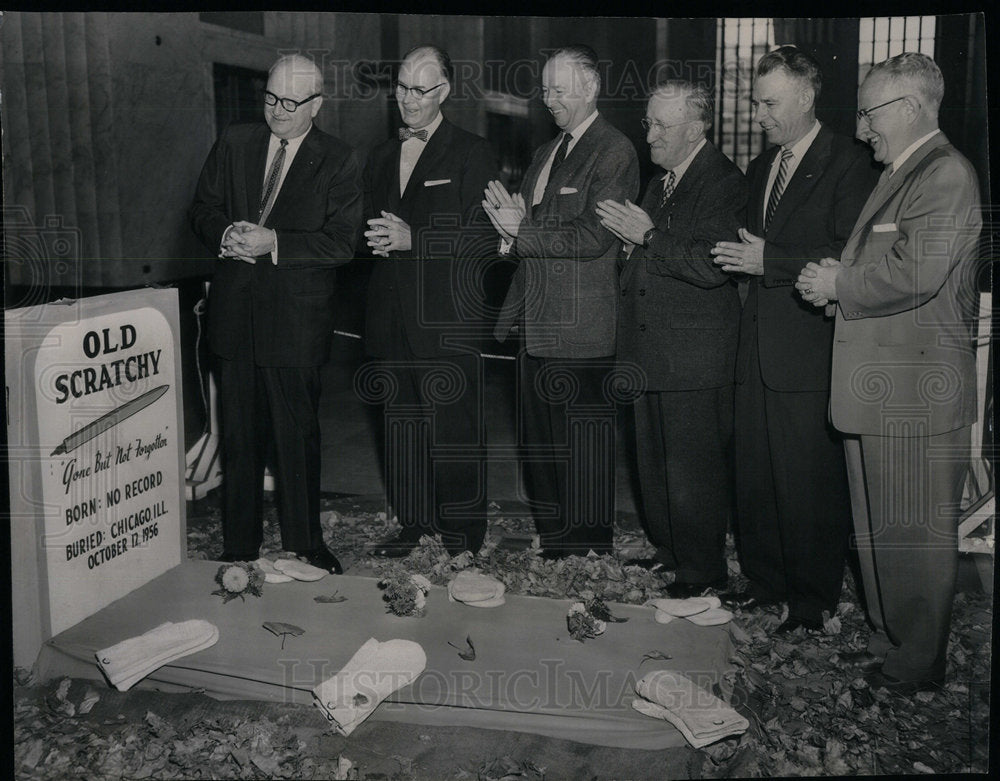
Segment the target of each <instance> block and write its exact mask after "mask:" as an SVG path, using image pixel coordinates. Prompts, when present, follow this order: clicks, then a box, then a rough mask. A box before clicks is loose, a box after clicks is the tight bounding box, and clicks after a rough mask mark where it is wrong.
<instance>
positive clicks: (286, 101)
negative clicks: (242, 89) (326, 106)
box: [264, 90, 320, 114]
mask: <svg viewBox="0 0 1000 781" xmlns="http://www.w3.org/2000/svg"><path fill="white" fill-rule="evenodd" d="M319 96H320V93H319V92H317V93H316V94H315V95H310V96H309V97H308V98H306V99H305V100H292V99H291V98H279V97H278V96H277V95H275V94H274V93H273V92H268V91H267V90H264V102H265V103H266V104H267V105H269V106H274V105H276V104H278V103H280V104H281V107H282V108H283V109H284V110H285V111H287V112H288V113H289V114H294V113H295V110H296V109H297V108H298V107H299V106H301V105H302V104H303V103H308V102H309V101H310V100H315V99H316V98H318V97H319Z"/></svg>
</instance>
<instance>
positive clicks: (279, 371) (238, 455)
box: [217, 346, 323, 559]
mask: <svg viewBox="0 0 1000 781" xmlns="http://www.w3.org/2000/svg"><path fill="white" fill-rule="evenodd" d="M217 366H218V368H219V373H218V377H219V410H220V414H221V418H222V443H223V452H222V459H223V464H222V469H223V478H224V482H223V504H222V539H223V552H224V553H226V554H230V555H234V556H237V557H239V558H245V559H255V558H257V556H258V555H259V551H260V544H261V542H262V541H263V539H264V529H263V514H262V509H263V498H264V487H263V480H264V466H265V460H266V458H267V453H268V447H269V445H270V444H271V442H272V441H273V443H274V455H275V475H274V478H275V488H276V497H275V498H276V501H277V505H278V520H279V522H280V523H281V544H282V547H283V548H284V549H285V550H288V551H295V552H306V551H312V550H315V549H316V548H318V547H320V545H322V544H323V531H322V527H321V526H320V522H319V474H320V469H319V467H320V464H319V458H320V432H319V416H318V410H319V394H320V376H319V367H317V366H304V367H269V366H256V365H255V364H254V361H253V356H252V354H251V353H250V350H249V346H248V349H247V351H246V353H245V354H240V355H237V356H236V357H235V358H233V359H224V358H218V357H217Z"/></svg>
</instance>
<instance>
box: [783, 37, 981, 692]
mask: <svg viewBox="0 0 1000 781" xmlns="http://www.w3.org/2000/svg"><path fill="white" fill-rule="evenodd" d="M943 95H944V79H943V78H942V76H941V71H940V69H939V68H938V66H937V64H936V63H935V62H934V61H933V60H932V59H931V58H930V57H927V56H926V55H924V54H917V53H913V52H907V53H904V54H900V55H897V56H895V57H892V58H890V59H888V60H886V61H885V62H881V63H879V64H877V65H876V66H875V67H873V68H872V69H871V71H869V73H868V75H867V76H866V77H865V80H864V82H863V83H862V85H861V89H860V90H859V92H858V106H859V107H860V109H859V111H858V131H857V135H858V138H860V139H862V140H864V141H867V142H868V143H869V144H870V145H871V147H872V149H873V150H874V152H875V159H876V160H877V161H878V162H880V163H883V164H884V165H885V171H884V172H883V174H882V178H881V179H880V180H879V182H878V185H876V187H875V190H874V191H873V192H872V194H871V195H870V196H869V198H868V201H867V202H866V203H865V205H864V208H863V209H862V210H861V214H860V215H859V216H858V220H857V222H856V223H855V225H854V230H853V231H852V233H851V235H850V238H848V240H847V245H846V246H845V247H844V250H843V252H842V253H841V254H840V259H839V260H836V259H834V258H824V259H822V260H821V261H820V262H819V263H810V264H808V265H807V266H806V268H805V269H803V271H802V273H801V274H800V275H799V279H798V281H797V282H796V287H797V288H798V289H799V291H800V292H801V293H802V297H803V298H804V299H805V300H806V301H809V302H810V303H811V304H813V305H815V306H824V305H828V308H830V309H835V311H836V317H837V319H836V327H835V330H834V343H833V383H832V387H833V391H832V394H831V398H830V414H831V418H832V420H833V425H834V426H836V428H837V430H838V431H842V432H844V434H845V440H844V445H845V450H846V455H847V472H848V476H849V478H850V486H851V502H852V507H853V511H854V532H855V538H856V540H857V546H858V557H859V559H860V561H861V571H862V576H863V578H864V587H865V599H866V602H867V607H868V616H869V618H870V619H871V620H872V623H873V624H874V626H875V631H874V632H873V633H872V635H871V637H870V638H869V641H868V648H867V650H865V651H860V652H856V653H841V654H840V655H841V657H843V658H847V659H849V660H850V661H852V662H855V663H858V664H859V665H860V666H861V667H862V668H863V669H865V670H867V672H868V682H869V684H870V685H871V686H872V687H873V688H877V687H885V688H888V689H891V690H894V691H897V692H900V693H904V694H912V693H915V692H916V691H918V690H921V689H928V690H933V689H937V688H940V686H941V685H942V684H943V683H944V675H945V667H946V662H947V650H948V632H949V629H950V626H951V610H952V602H953V600H954V596H955V578H956V574H957V572H958V539H957V537H958V535H957V531H958V508H959V504H960V502H961V500H962V489H963V487H964V484H965V477H966V473H967V470H968V466H969V457H970V445H971V442H970V433H971V425H972V424H973V423H974V422H975V420H976V416H977V408H976V364H975V351H974V349H973V334H974V331H973V325H974V314H975V313H974V311H972V308H973V306H974V302H975V288H974V286H973V280H974V277H975V272H976V264H975V262H974V260H975V258H977V257H978V254H977V253H978V250H979V245H978V239H979V232H980V229H981V227H982V215H981V213H980V203H979V185H978V182H977V180H976V172H975V171H974V170H973V168H972V166H971V165H970V164H969V161H968V160H966V159H965V158H964V157H963V156H962V155H961V154H960V153H959V152H958V150H957V149H955V147H953V146H952V145H951V144H950V143H949V142H948V139H947V138H945V136H944V135H943V134H942V133H941V131H940V130H939V129H938V110H939V108H940V106H941V99H942V97H943ZM830 302H836V303H835V304H832V305H831V304H830Z"/></svg>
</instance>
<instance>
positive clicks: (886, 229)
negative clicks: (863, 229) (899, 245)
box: [872, 222, 899, 233]
mask: <svg viewBox="0 0 1000 781" xmlns="http://www.w3.org/2000/svg"><path fill="white" fill-rule="evenodd" d="M897 230H899V228H897V227H896V223H894V222H885V223H882V224H881V225H872V233H892V232H893V231H897Z"/></svg>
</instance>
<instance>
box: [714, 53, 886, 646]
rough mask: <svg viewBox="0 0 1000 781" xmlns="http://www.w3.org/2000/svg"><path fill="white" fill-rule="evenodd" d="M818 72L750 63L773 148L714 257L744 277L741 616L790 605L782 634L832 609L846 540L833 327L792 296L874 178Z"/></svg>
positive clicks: (796, 64)
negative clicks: (839, 126)
mask: <svg viewBox="0 0 1000 781" xmlns="http://www.w3.org/2000/svg"><path fill="white" fill-rule="evenodd" d="M821 86H822V75H821V73H820V68H819V64H818V63H817V62H816V61H815V60H814V59H813V58H812V57H811V56H810V55H809V54H807V53H806V52H803V51H801V50H800V49H797V48H796V47H794V46H782V47H780V48H778V49H776V50H774V51H773V52H770V53H769V54H766V55H764V57H762V58H761V60H760V62H758V63H757V72H756V78H755V79H754V85H753V101H752V105H753V108H754V120H755V121H756V122H757V123H758V124H759V125H760V126H761V127H762V128H763V129H764V132H765V133H766V134H767V140H768V141H769V142H770V143H772V144H774V147H772V148H771V149H769V150H768V151H766V152H764V153H763V154H762V155H760V156H759V157H757V158H756V159H754V160H753V161H752V162H751V163H750V167H749V169H748V170H747V180H748V182H749V185H750V205H749V208H748V209H747V229H746V230H741V232H740V238H741V240H740V241H739V242H720V243H719V245H718V246H717V247H716V248H715V249H714V250H713V253H714V254H715V255H716V263H718V264H719V265H720V266H721V268H723V269H725V270H726V271H731V272H739V273H741V274H746V275H748V276H749V286H748V289H747V298H746V302H745V306H744V307H743V318H742V322H741V324H740V347H739V354H738V357H737V369H736V421H737V425H736V437H735V442H736V489H737V502H736V520H737V529H736V531H737V535H736V537H737V541H738V550H739V554H740V563H741V564H742V569H743V574H744V575H746V576H747V578H748V579H749V581H750V586H749V588H748V589H747V590H745V591H742V592H736V593H731V594H728V595H727V594H724V595H722V596H723V599H724V601H725V602H726V603H727V604H728V605H729V606H730V607H737V608H741V609H744V610H749V609H753V608H756V607H763V606H767V605H771V604H775V603H778V602H781V601H786V600H787V602H788V620H787V621H785V622H784V623H783V624H782V625H781V626H779V627H778V631H779V632H786V631H790V630H793V629H795V628H797V627H798V626H805V627H806V628H808V629H819V628H821V627H822V617H823V611H824V610H825V611H829V613H830V615H833V613H834V612H835V611H836V609H837V603H838V601H839V599H840V590H841V586H842V584H843V580H844V561H845V558H846V555H847V544H848V535H849V532H850V511H851V507H850V498H849V495H848V490H847V472H846V468H845V465H844V455H843V445H842V443H841V440H840V437H839V436H838V435H837V433H836V432H835V431H834V430H833V427H832V426H831V425H830V423H829V421H828V419H827V406H828V404H829V393H830V351H831V349H832V345H833V321H832V320H830V319H825V318H824V317H823V313H822V312H818V311H816V310H814V309H811V308H810V307H808V306H806V305H804V304H803V303H802V301H801V300H800V299H799V297H798V295H796V293H795V289H794V287H793V285H794V283H795V280H796V278H797V277H798V274H799V272H800V271H801V270H802V268H803V267H804V266H805V264H806V263H808V262H809V261H810V260H819V259H820V258H822V257H826V256H827V255H830V254H839V253H840V250H841V249H843V247H844V243H845V242H846V241H847V237H848V236H849V235H850V232H851V228H852V227H853V226H854V221H855V220H856V219H857V216H858V213H859V212H860V211H861V207H862V205H863V204H864V202H865V199H866V198H867V197H868V193H870V192H871V189H872V187H874V186H875V179H876V178H877V176H878V174H877V171H876V170H875V167H874V165H873V164H872V160H871V155H870V154H869V152H868V150H867V149H865V148H864V146H863V145H861V144H858V143H857V142H855V141H854V140H853V139H850V138H848V137H846V136H841V135H837V134H834V133H833V132H831V131H830V130H829V129H828V128H826V127H825V126H824V125H821V124H820V123H819V121H817V119H816V110H815V107H816V98H817V97H818V96H819V93H820V88H821Z"/></svg>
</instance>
